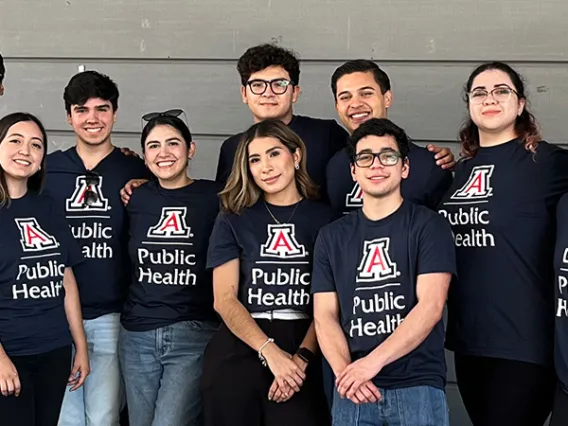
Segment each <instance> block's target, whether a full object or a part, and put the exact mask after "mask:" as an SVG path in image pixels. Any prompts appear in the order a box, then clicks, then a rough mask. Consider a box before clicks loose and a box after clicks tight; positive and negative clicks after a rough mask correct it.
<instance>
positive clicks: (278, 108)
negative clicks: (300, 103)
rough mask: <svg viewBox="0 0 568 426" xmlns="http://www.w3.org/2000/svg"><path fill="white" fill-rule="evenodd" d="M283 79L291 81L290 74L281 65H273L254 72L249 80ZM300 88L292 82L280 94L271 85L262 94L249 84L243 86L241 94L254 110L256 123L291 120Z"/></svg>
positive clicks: (251, 109)
mask: <svg viewBox="0 0 568 426" xmlns="http://www.w3.org/2000/svg"><path fill="white" fill-rule="evenodd" d="M276 79H283V80H288V81H290V74H288V71H286V70H285V69H284V68H283V67H281V66H271V67H268V68H265V69H263V70H261V71H258V72H255V73H252V74H251V75H250V77H249V79H248V82H252V81H254V80H264V81H271V80H276ZM299 93H300V88H299V87H298V86H293V85H292V84H290V85H289V86H288V87H287V89H286V91H285V92H284V93H282V94H280V95H278V94H275V93H274V92H273V91H272V88H271V87H270V85H268V87H267V88H266V91H265V92H264V93H263V94H261V95H255V94H254V93H252V91H251V88H250V87H249V85H248V84H247V85H246V86H242V87H241V96H242V100H243V102H244V103H246V104H247V105H248V107H249V109H250V111H251V112H252V115H253V118H254V121H255V123H257V122H259V121H263V120H266V119H270V118H273V119H276V120H281V121H284V122H286V123H287V122H289V121H290V120H291V119H292V105H293V104H294V103H295V102H296V100H297V99H298V94H299Z"/></svg>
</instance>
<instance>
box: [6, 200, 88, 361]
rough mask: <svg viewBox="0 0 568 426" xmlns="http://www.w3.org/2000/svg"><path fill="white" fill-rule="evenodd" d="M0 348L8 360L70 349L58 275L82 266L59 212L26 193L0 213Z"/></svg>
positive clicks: (77, 250) (81, 259)
mask: <svg viewBox="0 0 568 426" xmlns="http://www.w3.org/2000/svg"><path fill="white" fill-rule="evenodd" d="M0 235H2V238H1V239H0V343H1V344H2V346H3V347H4V350H5V351H6V353H7V354H8V356H24V355H38V354H42V353H45V352H49V351H52V350H54V349H57V348H60V347H63V346H66V345H70V344H71V334H70V332H69V324H68V322H67V317H66V315H65V307H64V299H65V288H64V286H63V275H64V273H65V268H66V267H75V266H77V265H78V264H79V263H80V262H82V261H83V256H82V255H81V250H80V248H79V246H78V245H77V243H76V242H75V240H74V239H73V237H72V235H71V231H70V229H69V225H68V223H67V221H66V220H65V214H64V212H63V211H62V210H61V209H60V208H58V207H56V203H55V201H54V200H53V199H52V198H50V197H48V196H47V195H36V194H31V193H28V194H27V195H25V196H24V197H22V198H19V199H16V200H12V201H11V204H10V205H9V206H3V207H1V208H0Z"/></svg>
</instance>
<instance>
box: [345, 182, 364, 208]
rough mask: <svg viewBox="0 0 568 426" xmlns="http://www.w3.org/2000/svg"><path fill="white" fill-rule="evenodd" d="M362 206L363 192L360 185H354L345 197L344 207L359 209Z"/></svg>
mask: <svg viewBox="0 0 568 426" xmlns="http://www.w3.org/2000/svg"><path fill="white" fill-rule="evenodd" d="M362 205H363V191H362V190H361V185H359V183H355V186H353V189H352V190H351V192H350V193H349V194H347V195H346V196H345V207H361V206H362Z"/></svg>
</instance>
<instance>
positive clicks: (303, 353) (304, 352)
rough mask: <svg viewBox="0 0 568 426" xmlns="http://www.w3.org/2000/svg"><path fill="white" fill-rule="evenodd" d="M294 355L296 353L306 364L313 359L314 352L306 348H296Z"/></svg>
mask: <svg viewBox="0 0 568 426" xmlns="http://www.w3.org/2000/svg"><path fill="white" fill-rule="evenodd" d="M296 355H298V357H300V359H301V360H302V361H304V362H306V363H308V364H309V363H310V362H312V361H313V360H314V353H313V352H312V351H310V350H309V349H308V348H300V349H298V351H297V352H296Z"/></svg>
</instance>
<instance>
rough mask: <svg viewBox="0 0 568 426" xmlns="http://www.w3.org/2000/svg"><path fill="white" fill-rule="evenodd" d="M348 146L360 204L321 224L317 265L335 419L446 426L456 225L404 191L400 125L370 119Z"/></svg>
mask: <svg viewBox="0 0 568 426" xmlns="http://www.w3.org/2000/svg"><path fill="white" fill-rule="evenodd" d="M351 149H352V153H351V155H350V158H352V159H353V160H352V164H351V174H352V176H353V179H354V180H355V181H356V182H357V183H359V185H360V187H361V191H362V198H363V207H362V209H358V210H356V211H353V212H351V213H350V214H348V215H345V216H344V217H343V218H341V219H339V220H337V221H335V222H333V223H331V224H330V225H327V226H325V227H324V228H322V230H321V231H320V233H319V236H318V238H317V242H316V246H315V249H314V265H313V273H312V292H313V293H314V318H315V325H316V332H317V336H318V342H319V344H320V347H321V349H322V352H323V354H324V356H325V357H326V359H327V361H328V362H329V363H330V365H331V367H332V369H333V372H334V375H335V377H336V381H335V383H336V395H335V397H334V399H333V418H334V425H337V426H344V425H345V426H353V425H355V426H357V425H359V424H366V425H377V426H378V425H383V424H398V425H401V426H426V425H433V424H434V425H437V426H447V425H449V415H448V408H447V402H446V396H445V392H444V387H445V383H446V364H445V356H444V329H443V324H442V312H443V309H444V304H445V301H446V297H447V292H448V287H449V283H450V279H451V277H452V275H453V274H454V273H455V252H454V245H453V239H452V234H451V230H450V227H449V225H448V224H447V223H446V222H445V221H444V220H443V219H442V218H440V216H439V215H438V214H437V213H436V212H434V211H432V210H430V209H428V208H426V207H424V206H419V205H416V204H415V203H411V202H408V201H406V200H404V199H403V197H402V195H401V182H402V181H403V180H404V179H406V178H407V177H408V174H409V168H410V167H411V166H409V162H408V158H407V156H408V152H409V141H408V138H407V136H406V134H405V133H404V131H403V130H402V129H400V128H399V127H397V126H396V125H394V124H393V123H392V122H390V121H389V120H387V119H370V120H368V121H366V122H365V123H364V124H361V126H359V127H358V129H357V130H355V132H354V133H353V135H352V137H351ZM440 219H442V220H440ZM379 400H380V401H381V403H380V404H377V403H376V402H377V401H379ZM392 407H403V409H402V410H400V409H392Z"/></svg>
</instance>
